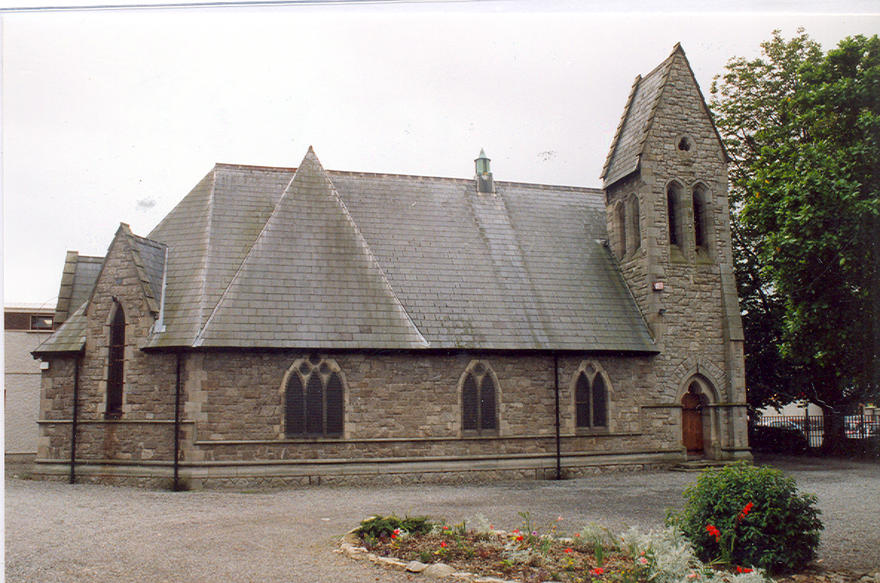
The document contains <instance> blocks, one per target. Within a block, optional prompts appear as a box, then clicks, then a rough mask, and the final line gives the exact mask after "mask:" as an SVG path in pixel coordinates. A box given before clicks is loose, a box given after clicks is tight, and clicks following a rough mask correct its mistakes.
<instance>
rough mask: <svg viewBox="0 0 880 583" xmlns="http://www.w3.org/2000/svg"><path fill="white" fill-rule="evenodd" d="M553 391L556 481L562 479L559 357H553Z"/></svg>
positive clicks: (555, 355)
mask: <svg viewBox="0 0 880 583" xmlns="http://www.w3.org/2000/svg"><path fill="white" fill-rule="evenodd" d="M553 390H554V395H555V397H556V479H557V480H561V479H562V446H561V439H560V435H559V355H558V354H554V355H553Z"/></svg>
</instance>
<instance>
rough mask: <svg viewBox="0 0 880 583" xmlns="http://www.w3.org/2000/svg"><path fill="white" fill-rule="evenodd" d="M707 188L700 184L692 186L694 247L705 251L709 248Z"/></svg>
mask: <svg viewBox="0 0 880 583" xmlns="http://www.w3.org/2000/svg"><path fill="white" fill-rule="evenodd" d="M707 201H708V190H707V189H706V187H705V186H703V185H702V184H697V185H696V186H694V193H693V204H694V247H696V249H697V251H701V250H702V251H704V252H705V251H707V250H708V248H709V241H708V240H709V223H708V218H709V216H708V214H709V213H708V209H707Z"/></svg>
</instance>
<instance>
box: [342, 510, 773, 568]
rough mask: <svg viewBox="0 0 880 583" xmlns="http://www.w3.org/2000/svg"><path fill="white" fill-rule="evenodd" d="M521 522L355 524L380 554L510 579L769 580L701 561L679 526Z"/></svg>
mask: <svg viewBox="0 0 880 583" xmlns="http://www.w3.org/2000/svg"><path fill="white" fill-rule="evenodd" d="M521 516H522V518H523V523H522V526H521V527H520V528H517V529H514V530H512V531H510V532H506V531H502V530H498V529H495V528H494V527H493V525H492V524H490V523H489V522H488V521H487V520H486V519H484V518H482V517H478V518H477V519H476V520H474V521H472V522H471V523H470V524H468V523H461V524H455V525H449V524H446V523H444V522H442V521H432V520H430V519H428V518H425V517H418V518H404V519H401V518H397V517H394V516H388V517H373V518H370V519H367V520H365V521H364V522H363V523H361V526H360V527H359V528H358V529H357V530H356V531H355V533H356V534H357V536H358V537H359V539H360V543H361V544H362V545H363V547H364V548H365V549H366V550H367V551H369V552H371V553H374V554H375V555H377V556H380V557H394V558H396V559H400V560H401V561H403V562H404V563H407V562H411V561H416V562H417V563H415V564H416V565H425V564H432V563H443V564H446V565H449V566H451V567H452V569H453V570H455V571H460V572H470V573H475V574H478V575H480V576H484V577H485V576H488V577H496V578H500V579H504V580H513V581H523V582H525V583H539V582H543V581H559V582H564V583H587V582H596V583H599V582H602V583H604V582H607V583H648V582H651V583H672V582H682V583H702V582H720V581H728V582H731V583H733V582H736V583H760V582H764V581H766V580H767V579H766V576H765V575H764V573H763V572H760V571H758V570H753V569H751V568H750V567H746V566H741V565H739V566H738V565H717V564H716V565H710V564H705V563H703V562H701V561H700V560H699V559H697V558H696V556H695V555H694V553H693V550H692V548H691V546H690V543H689V542H688V541H687V540H686V539H685V538H684V537H683V536H682V535H681V534H680V533H678V532H677V531H675V530H674V529H672V528H668V529H665V530H662V531H652V532H650V533H642V532H639V531H638V530H635V529H630V530H629V531H627V532H625V533H623V534H621V535H619V536H616V535H613V534H612V533H611V532H610V531H608V529H605V528H602V527H600V526H596V525H588V526H586V527H584V528H583V529H581V530H580V531H578V532H576V533H574V534H573V535H570V536H564V535H563V534H562V533H561V532H560V528H561V525H562V523H563V518H562V517H559V518H558V519H557V520H556V521H555V522H554V523H552V524H549V525H546V526H544V527H542V528H539V527H537V526H535V525H533V524H532V521H531V517H530V516H529V514H528V513H522V514H521Z"/></svg>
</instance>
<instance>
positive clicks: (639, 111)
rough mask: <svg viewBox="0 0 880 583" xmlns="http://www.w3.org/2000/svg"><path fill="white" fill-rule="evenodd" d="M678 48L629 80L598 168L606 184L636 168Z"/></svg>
mask: <svg viewBox="0 0 880 583" xmlns="http://www.w3.org/2000/svg"><path fill="white" fill-rule="evenodd" d="M678 51H681V46H680V45H675V49H674V50H673V52H672V54H671V55H670V56H669V57H668V58H667V59H666V60H665V61H663V62H662V63H660V64H659V65H657V67H656V68H655V69H654V70H653V71H651V72H650V73H648V74H647V75H645V76H644V77H642V76H641V75H639V76H637V77H636V79H635V81H634V82H633V86H632V90H631V91H630V94H629V98H628V99H627V102H626V106H625V107H624V109H623V115H622V116H621V118H620V124H618V126H617V131H616V132H615V135H614V140H613V141H612V143H611V148H610V150H609V151H608V157H607V158H606V159H605V166H604V167H603V168H602V175H601V178H602V179H603V180H604V182H605V186H606V187H607V186H609V185H611V184H613V183H615V182H617V181H618V180H620V179H621V178H625V177H626V176H629V175H630V174H632V173H633V172H635V171H636V170H638V168H639V160H640V158H641V155H642V152H643V149H644V145H645V140H646V139H647V137H648V131H649V130H650V125H651V121H653V119H654V111H655V109H656V107H657V104H658V103H659V101H660V94H661V93H662V91H663V87H664V86H665V82H666V78H667V76H668V75H669V71H670V69H671V67H672V60H673V58H675V54H676V52H678Z"/></svg>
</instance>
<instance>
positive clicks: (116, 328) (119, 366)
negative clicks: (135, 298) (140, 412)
mask: <svg viewBox="0 0 880 583" xmlns="http://www.w3.org/2000/svg"><path fill="white" fill-rule="evenodd" d="M120 317H121V322H120V321H119V320H118V318H120ZM104 326H105V329H106V337H107V368H106V374H105V376H104V379H105V381H104V388H105V391H104V393H105V394H104V418H105V419H108V420H115V419H119V418H121V417H122V413H123V411H124V410H125V361H126V360H127V356H128V355H127V354H126V353H127V352H128V351H129V348H128V346H127V344H126V341H127V339H128V336H129V335H128V334H127V328H128V321H127V320H126V318H125V309H124V308H123V307H122V303H121V302H120V301H119V299H118V298H116V297H114V298H113V306H112V308H111V309H110V312H109V314H108V318H107V322H106V323H105V325H104ZM120 327H121V330H120ZM119 334H121V338H119V337H117V335H119ZM115 340H121V342H120V343H119V345H118V346H119V348H120V350H121V354H119V355H118V356H119V358H118V359H114V346H116V344H114V341H115ZM117 378H118V382H117V380H116V379H117ZM113 393H118V395H114V394H113ZM113 396H115V397H117V398H118V403H114V405H117V406H113V407H111V397H113ZM113 400H114V401H115V400H116V399H113Z"/></svg>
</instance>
